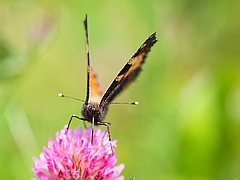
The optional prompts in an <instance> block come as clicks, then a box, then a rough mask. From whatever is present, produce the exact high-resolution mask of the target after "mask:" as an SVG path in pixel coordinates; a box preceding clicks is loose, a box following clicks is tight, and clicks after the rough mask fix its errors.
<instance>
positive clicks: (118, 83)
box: [59, 15, 157, 140]
mask: <svg viewBox="0 0 240 180" xmlns="http://www.w3.org/2000/svg"><path fill="white" fill-rule="evenodd" d="M83 24H84V29H85V35H86V51H87V95H86V100H85V101H83V100H81V101H83V102H84V104H83V107H82V111H81V113H82V116H83V117H79V116H77V115H75V114H73V115H72V116H71V118H70V120H69V123H68V126H67V129H68V128H69V126H70V124H71V121H72V119H73V118H77V119H80V120H83V121H87V122H90V123H92V126H94V125H104V126H106V127H107V130H108V134H109V140H111V137H110V129H109V126H110V123H109V122H105V121H103V120H104V117H105V115H106V113H107V111H108V106H109V104H111V102H112V101H113V100H114V98H115V97H116V96H117V95H118V94H119V93H120V92H121V91H122V90H124V89H125V88H126V87H128V85H129V84H130V83H131V82H133V81H134V80H135V79H136V77H137V76H138V75H139V73H140V72H141V70H142V65H143V63H144V61H145V59H146V57H147V55H148V53H149V52H150V50H151V47H152V46H153V45H154V44H155V43H156V42H157V39H156V32H155V33H153V34H152V35H150V36H149V37H148V38H147V40H146V41H145V42H144V43H143V44H142V45H141V46H140V48H139V49H138V50H137V52H136V53H135V54H134V55H133V56H132V57H131V58H130V59H129V61H128V62H127V63H126V64H125V66H124V67H123V68H122V69H121V71H120V72H119V73H118V75H117V76H116V78H115V79H114V80H113V82H112V83H111V85H110V86H109V88H108V89H107V90H106V92H105V93H104V94H103V93H102V90H101V88H100V85H99V83H98V80H97V76H96V73H95V72H94V70H93V67H92V66H91V62H90V53H89V39H88V19H87V15H86V17H85V20H84V22H83ZM59 96H61V97H66V96H65V95H63V94H61V93H59ZM70 98H71V97H70ZM74 99H77V98H74ZM77 100H80V99H77ZM132 104H137V102H134V103H132ZM92 136H93V131H92Z"/></svg>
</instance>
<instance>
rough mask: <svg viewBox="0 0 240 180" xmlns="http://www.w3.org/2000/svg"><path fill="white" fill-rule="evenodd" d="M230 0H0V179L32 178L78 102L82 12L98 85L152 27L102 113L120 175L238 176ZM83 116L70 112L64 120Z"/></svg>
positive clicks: (235, 40) (238, 32) (237, 67)
mask: <svg viewBox="0 0 240 180" xmlns="http://www.w3.org/2000/svg"><path fill="white" fill-rule="evenodd" d="M237 7H239V2H237V1H196V0H195V1H192V0H184V1H177V0H170V1H158V0H149V1H121V2H120V1H119V2H118V1H96V2H94V1H39V2H33V1H25V0H22V1H19V2H15V1H6V0H3V1H1V2H0V12H1V13H0V19H1V21H0V22H1V25H0V30H1V31H0V99H1V101H0V119H1V121H0V137H1V138H2V139H1V141H0V154H1V161H0V168H1V169H2V174H1V177H2V179H29V178H30V177H33V173H32V171H31V166H32V164H33V162H32V157H33V156H39V153H40V152H41V151H42V146H46V143H47V139H48V138H49V137H53V136H54V133H55V132H56V131H59V129H61V128H62V127H63V126H64V125H65V124H66V123H67V122H68V120H69V118H70V116H71V115H72V114H73V113H74V114H78V115H80V109H81V106H82V104H80V103H79V102H76V101H71V100H69V99H62V98H59V97H58V96H57V94H58V93H59V92H62V93H64V94H67V95H71V96H76V97H79V98H81V99H85V90H86V82H85V81H86V55H85V37H84V29H83V24H82V21H83V19H84V17H85V14H86V13H87V14H88V16H89V38H90V51H91V60H92V63H93V66H94V68H95V70H96V71H97V73H98V76H99V81H100V84H101V85H102V88H103V90H105V89H106V88H107V87H108V85H109V84H110V82H111V81H112V80H113V78H114V77H115V75H116V74H117V73H118V71H119V70H120V68H121V67H122V66H123V65H124V64H125V63H126V61H127V60H128V58H129V57H130V56H131V55H132V54H133V53H134V52H135V51H136V50H137V48H138V47H139V46H140V45H141V43H142V42H143V41H144V40H145V39H146V38H147V37H148V36H149V35H150V34H151V33H153V32H155V31H156V32H157V38H158V43H157V44H156V45H155V46H154V47H153V48H152V51H151V53H150V54H149V57H148V58H147V61H146V63H145V64H144V67H143V69H144V70H143V72H142V73H141V75H140V77H139V78H138V79H137V80H136V82H135V83H134V84H133V85H131V87H130V88H128V89H127V90H126V91H125V92H124V93H122V94H121V95H120V96H119V97H118V98H117V100H116V101H118V102H131V101H135V100H137V101H139V102H140V104H139V105H138V106H127V105H112V106H111V107H110V109H109V112H108V114H107V117H106V119H105V120H106V121H109V122H111V124H112V125H111V135H112V138H113V139H117V140H118V152H117V153H118V154H117V155H118V160H119V163H125V165H126V167H125V170H124V171H123V175H124V176H125V177H126V179H128V177H131V176H132V174H133V173H134V174H136V177H137V179H138V180H141V179H144V180H145V179H239V178H240V171H239V169H240V159H239V157H240V136H239V132H240V105H239V102H240V73H239V72H240V60H239V59H240V51H239V43H240V24H239V23H240V21H239V12H240V11H239V8H237ZM79 124H80V125H83V123H82V122H79V121H77V120H76V121H73V123H72V125H71V126H73V127H75V126H77V125H79Z"/></svg>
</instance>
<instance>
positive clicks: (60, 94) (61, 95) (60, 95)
mask: <svg viewBox="0 0 240 180" xmlns="http://www.w3.org/2000/svg"><path fill="white" fill-rule="evenodd" d="M58 96H59V97H65V98H69V99H74V100H77V101H82V102H84V103H85V102H86V101H84V100H82V99H79V98H75V97H71V96H66V95H64V94H62V93H58Z"/></svg>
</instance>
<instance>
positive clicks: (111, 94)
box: [100, 33, 157, 106]
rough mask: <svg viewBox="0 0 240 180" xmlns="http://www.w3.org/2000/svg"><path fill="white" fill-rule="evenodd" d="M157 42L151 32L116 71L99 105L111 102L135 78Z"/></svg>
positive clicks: (154, 34)
mask: <svg viewBox="0 0 240 180" xmlns="http://www.w3.org/2000/svg"><path fill="white" fill-rule="evenodd" d="M156 42H157V39H156V33H153V34H152V35H151V36H149V38H148V39H147V40H146V41H145V42H144V43H143V44H142V45H141V47H140V48H139V49H138V50H137V52H136V53H135V54H134V55H133V56H132V57H131V58H130V60H129V61H128V62H127V64H126V65H125V66H124V67H123V68H122V70H121V71H120V72H119V73H118V75H117V77H116V78H115V79H114V80H113V82H112V84H111V85H110V86H109V88H108V89H107V91H106V92H105V93H104V95H103V98H102V99H101V103H100V106H104V105H107V104H109V103H110V102H112V100H113V99H114V98H115V97H116V96H117V95H118V94H119V93H120V92H121V91H122V90H123V89H125V88H126V87H127V86H128V85H129V84H130V83H131V82H132V81H134V80H135V79H136V77H137V76H138V74H139V72H140V71H141V69H142V64H143V63H144V60H145V59H146V57H147V54H148V53H149V52H150V49H151V47H152V46H153V45H154V44H155V43H156Z"/></svg>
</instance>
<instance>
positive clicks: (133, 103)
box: [110, 101, 139, 105]
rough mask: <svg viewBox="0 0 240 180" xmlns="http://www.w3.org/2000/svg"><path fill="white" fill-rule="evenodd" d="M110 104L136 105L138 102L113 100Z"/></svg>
mask: <svg viewBox="0 0 240 180" xmlns="http://www.w3.org/2000/svg"><path fill="white" fill-rule="evenodd" d="M110 104H128V105H138V104H139V102H138V101H135V102H113V103H110Z"/></svg>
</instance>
